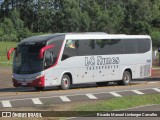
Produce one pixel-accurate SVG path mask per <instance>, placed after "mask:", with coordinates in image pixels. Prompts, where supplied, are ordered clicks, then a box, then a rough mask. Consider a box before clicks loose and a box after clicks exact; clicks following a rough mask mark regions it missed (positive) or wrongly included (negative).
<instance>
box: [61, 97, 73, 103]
mask: <svg viewBox="0 0 160 120" xmlns="http://www.w3.org/2000/svg"><path fill="white" fill-rule="evenodd" d="M60 98H61V100H62V101H64V102H71V101H70V99H69V98H68V97H66V96H60Z"/></svg>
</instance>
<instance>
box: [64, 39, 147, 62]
mask: <svg viewBox="0 0 160 120" xmlns="http://www.w3.org/2000/svg"><path fill="white" fill-rule="evenodd" d="M149 50H150V40H149V39H99V40H67V41H66V45H65V48H64V53H63V56H62V60H64V59H67V58H69V57H73V56H85V55H111V54H134V53H145V52H147V51H149Z"/></svg>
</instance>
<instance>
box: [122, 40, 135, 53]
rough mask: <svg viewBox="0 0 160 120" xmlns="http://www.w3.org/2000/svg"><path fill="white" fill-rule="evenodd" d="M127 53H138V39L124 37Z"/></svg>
mask: <svg viewBox="0 0 160 120" xmlns="http://www.w3.org/2000/svg"><path fill="white" fill-rule="evenodd" d="M124 48H125V54H132V53H138V43H137V39H124Z"/></svg>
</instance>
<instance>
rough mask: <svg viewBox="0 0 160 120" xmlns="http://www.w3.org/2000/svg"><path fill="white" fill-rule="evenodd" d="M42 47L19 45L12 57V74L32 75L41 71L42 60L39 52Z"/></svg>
mask: <svg viewBox="0 0 160 120" xmlns="http://www.w3.org/2000/svg"><path fill="white" fill-rule="evenodd" d="M42 47H44V45H20V46H18V48H17V51H16V53H15V55H14V62H13V72H14V73H16V74H33V73H36V72H40V71H42V69H43V59H39V51H40V49H41V48H42Z"/></svg>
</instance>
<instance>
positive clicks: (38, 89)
mask: <svg viewBox="0 0 160 120" xmlns="http://www.w3.org/2000/svg"><path fill="white" fill-rule="evenodd" d="M34 89H36V90H37V91H42V90H43V89H44V87H34Z"/></svg>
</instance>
